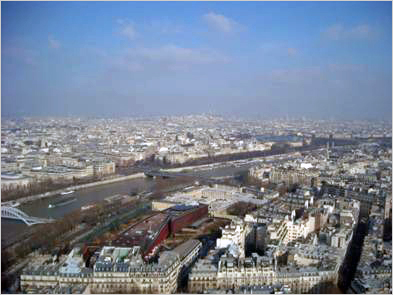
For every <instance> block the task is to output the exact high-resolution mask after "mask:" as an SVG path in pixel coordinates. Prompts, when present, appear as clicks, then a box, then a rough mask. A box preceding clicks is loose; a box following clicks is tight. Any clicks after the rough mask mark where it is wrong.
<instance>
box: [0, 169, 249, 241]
mask: <svg viewBox="0 0 393 295" xmlns="http://www.w3.org/2000/svg"><path fill="white" fill-rule="evenodd" d="M251 165H252V164H250V163H245V164H242V165H241V166H240V167H233V166H225V167H218V168H213V169H209V170H199V171H192V172H191V173H198V174H199V175H201V176H210V177H222V176H233V175H235V174H236V173H239V172H241V171H244V170H247V169H248V168H249V167H250V166H251ZM155 186H156V180H154V179H152V178H136V179H131V180H126V181H122V182H115V183H110V184H105V185H99V186H95V187H90V188H85V189H81V190H78V191H76V192H74V193H73V195H72V196H73V197H75V198H77V200H76V201H75V202H73V203H70V204H67V205H64V206H60V207H55V208H48V205H49V204H50V203H52V202H54V201H56V200H57V199H59V198H60V197H61V196H54V197H50V198H46V199H41V200H37V201H34V202H30V203H26V204H23V205H21V206H19V207H18V208H19V209H20V210H22V211H23V212H25V213H27V214H28V215H31V216H35V217H44V218H61V217H62V216H64V215H65V214H67V213H71V212H72V211H75V210H78V209H80V208H81V207H82V206H85V205H89V204H94V203H96V202H98V201H102V200H104V199H105V198H107V197H110V196H112V195H115V194H130V193H131V192H138V193H140V192H143V191H153V190H154V188H155ZM33 226H34V225H33ZM27 229H28V226H27V225H25V224H24V223H23V222H20V221H14V220H9V219H4V218H2V219H1V239H2V240H3V239H5V240H7V239H15V238H16V236H18V235H20V234H23V233H24V232H26V230H27ZM6 244H7V243H6Z"/></svg>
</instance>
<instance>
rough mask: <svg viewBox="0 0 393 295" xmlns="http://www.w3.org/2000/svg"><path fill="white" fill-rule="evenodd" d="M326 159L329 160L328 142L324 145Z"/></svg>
mask: <svg viewBox="0 0 393 295" xmlns="http://www.w3.org/2000/svg"><path fill="white" fill-rule="evenodd" d="M326 158H327V159H328V160H329V142H327V143H326Z"/></svg>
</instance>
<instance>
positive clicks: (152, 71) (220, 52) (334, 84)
mask: <svg viewBox="0 0 393 295" xmlns="http://www.w3.org/2000/svg"><path fill="white" fill-rule="evenodd" d="M391 5H392V4H391V2H297V3H296V2H2V3H1V59H2V60H1V61H2V62H1V67H2V68H1V74H2V75H1V82H2V83H1V86H2V87H1V107H2V115H3V116H7V115H95V116H128V115H130V116H133V115H161V114H181V113H199V112H209V111H212V112H215V113H221V114H237V115H243V116H247V115H249V116H261V117H269V118H270V117H274V116H286V115H289V116H308V117H324V118H326V117H329V118H331V117H335V118H346V117H347V118H387V119H389V118H391V116H392V17H391V14H392V6H391Z"/></svg>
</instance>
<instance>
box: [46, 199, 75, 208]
mask: <svg viewBox="0 0 393 295" xmlns="http://www.w3.org/2000/svg"><path fill="white" fill-rule="evenodd" d="M75 201H76V198H63V199H61V200H58V201H56V202H53V203H50V204H49V206H48V208H55V207H60V206H65V205H68V204H71V203H73V202H75Z"/></svg>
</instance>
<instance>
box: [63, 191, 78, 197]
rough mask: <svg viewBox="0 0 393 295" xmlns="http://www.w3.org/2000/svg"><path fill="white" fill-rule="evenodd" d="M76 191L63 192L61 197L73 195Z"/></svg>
mask: <svg viewBox="0 0 393 295" xmlns="http://www.w3.org/2000/svg"><path fill="white" fill-rule="evenodd" d="M74 192H75V191H65V192H61V193H60V195H62V196H64V195H70V194H73V193H74Z"/></svg>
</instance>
